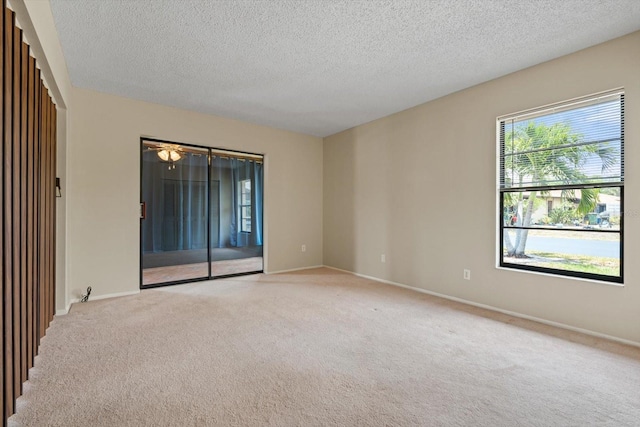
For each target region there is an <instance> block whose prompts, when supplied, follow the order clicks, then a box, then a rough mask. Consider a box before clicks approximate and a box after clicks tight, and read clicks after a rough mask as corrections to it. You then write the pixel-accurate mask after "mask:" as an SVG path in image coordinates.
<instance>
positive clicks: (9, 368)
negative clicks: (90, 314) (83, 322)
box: [2, 8, 15, 419]
mask: <svg viewBox="0 0 640 427" xmlns="http://www.w3.org/2000/svg"><path fill="white" fill-rule="evenodd" d="M13 22H14V18H13V12H11V11H10V10H9V9H7V8H5V9H4V43H3V50H4V52H3V53H4V55H3V62H4V64H3V65H4V73H3V74H4V76H3V77H4V82H3V83H4V84H3V91H4V110H3V128H4V129H3V131H4V132H3V138H2V139H3V150H4V163H3V180H4V183H3V186H2V187H3V203H4V206H3V208H4V224H3V230H4V232H3V237H4V239H3V240H4V242H3V244H4V259H3V263H4V280H3V306H4V328H3V339H4V357H3V360H4V384H3V391H4V404H3V407H4V408H3V413H4V418H5V419H6V418H8V417H10V416H11V415H12V414H13V405H14V403H13V402H14V398H15V396H14V394H13V382H14V378H13V288H12V284H13V274H12V273H13V266H12V258H11V256H12V253H13V252H12V246H13V241H12V236H13V234H12V233H13V225H12V223H13V216H12V215H13V209H12V203H11V195H12V165H13V159H12V137H13V135H12V129H13V126H12V125H13V123H12V111H13V105H12V99H13V97H12V90H11V89H12V83H13V81H12V78H13V63H12V60H13V55H12V47H13Z"/></svg>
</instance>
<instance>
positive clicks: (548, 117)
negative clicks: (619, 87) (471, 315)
mask: <svg viewBox="0 0 640 427" xmlns="http://www.w3.org/2000/svg"><path fill="white" fill-rule="evenodd" d="M497 125H498V147H499V161H500V165H499V168H498V169H499V170H498V197H499V201H500V207H499V224H500V236H499V248H498V258H499V265H500V266H501V267H507V268H514V269H521V270H530V271H538V272H544V273H552V274H558V275H565V276H574V277H582V278H588V279H595V280H604V281H609V282H617V283H622V279H623V275H622V272H623V269H622V266H623V262H622V253H623V251H622V244H623V217H622V213H623V209H622V207H623V205H624V203H623V201H624V93H623V92H622V91H614V92H607V93H602V94H599V95H595V96H591V97H588V98H581V99H578V100H573V101H570V102H566V103H561V104H556V105H553V106H550V107H545V108H541V109H536V110H530V111H526V112H523V113H518V114H516V115H512V116H509V117H503V118H498V123H497Z"/></svg>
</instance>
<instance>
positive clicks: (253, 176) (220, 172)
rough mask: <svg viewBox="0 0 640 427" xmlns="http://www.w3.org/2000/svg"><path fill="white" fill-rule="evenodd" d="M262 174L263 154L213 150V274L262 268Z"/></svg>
mask: <svg viewBox="0 0 640 427" xmlns="http://www.w3.org/2000/svg"><path fill="white" fill-rule="evenodd" d="M262 177H263V167H262V158H261V157H259V156H248V155H245V156H244V157H234V156H232V155H230V154H229V153H228V152H224V151H218V150H212V158H211V188H212V197H211V205H210V206H211V207H210V210H211V237H212V238H211V275H212V276H213V277H220V276H227V275H232V274H240V273H248V272H253V271H262V191H263V185H262ZM216 196H217V197H216ZM216 228H217V230H216Z"/></svg>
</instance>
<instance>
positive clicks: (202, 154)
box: [141, 141, 209, 286]
mask: <svg viewBox="0 0 640 427" xmlns="http://www.w3.org/2000/svg"><path fill="white" fill-rule="evenodd" d="M208 154H209V152H208V150H207V149H199V148H192V147H185V146H181V145H178V144H165V143H158V142H153V141H145V142H143V144H142V203H143V218H142V220H141V233H142V236H141V239H142V241H141V245H142V285H143V286H145V285H156V284H160V283H171V282H179V281H184V280H192V279H202V278H208V277H209V264H208V262H207V261H208V251H207V248H208V244H209V242H208V240H207V236H208V227H209V220H208V216H209V187H208V184H209V179H208Z"/></svg>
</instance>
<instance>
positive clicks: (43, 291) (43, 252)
mask: <svg viewBox="0 0 640 427" xmlns="http://www.w3.org/2000/svg"><path fill="white" fill-rule="evenodd" d="M45 101H46V88H45V87H44V84H43V83H42V82H40V105H41V107H40V108H41V113H40V153H41V154H40V155H41V159H40V177H41V179H40V182H42V187H41V189H40V195H41V197H40V209H41V215H40V242H39V246H40V303H39V308H40V310H39V311H40V325H39V330H38V335H40V338H42V337H44V335H45V331H46V329H47V327H46V320H47V284H48V281H47V267H48V259H47V247H46V238H47V231H48V227H47V217H48V211H47V208H48V203H47V196H48V194H47V179H46V177H47V160H48V156H47V145H46V135H47V130H46V124H47V123H46V115H47V107H46V102H45Z"/></svg>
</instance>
